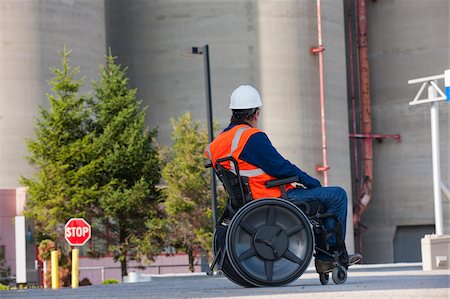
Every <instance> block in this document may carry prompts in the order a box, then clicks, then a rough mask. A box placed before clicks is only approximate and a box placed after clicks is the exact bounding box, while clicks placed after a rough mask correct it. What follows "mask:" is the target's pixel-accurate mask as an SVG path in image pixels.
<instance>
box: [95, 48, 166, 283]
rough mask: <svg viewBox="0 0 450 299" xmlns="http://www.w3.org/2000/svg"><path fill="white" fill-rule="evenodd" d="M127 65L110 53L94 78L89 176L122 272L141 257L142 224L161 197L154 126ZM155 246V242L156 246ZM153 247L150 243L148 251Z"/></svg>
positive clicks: (149, 216)
mask: <svg viewBox="0 0 450 299" xmlns="http://www.w3.org/2000/svg"><path fill="white" fill-rule="evenodd" d="M128 83H129V80H128V78H127V77H126V68H124V69H122V68H121V66H120V65H117V64H116V63H115V58H114V57H113V56H112V55H111V54H110V55H109V56H108V57H107V63H106V66H104V67H102V69H101V79H100V80H99V81H97V82H94V83H93V85H94V89H95V98H96V104H95V106H94V107H95V118H96V122H95V136H96V137H95V139H94V142H93V147H92V150H93V151H94V152H95V153H96V157H94V159H92V161H91V162H90V165H89V167H90V171H88V173H90V174H89V179H90V180H91V181H92V183H91V185H92V186H94V185H95V186H97V188H98V190H99V206H98V208H99V210H100V211H102V214H101V215H99V216H101V217H103V219H105V220H106V221H108V223H109V227H110V229H111V230H112V234H111V235H110V237H112V238H113V240H112V241H113V244H114V246H113V247H111V249H112V253H113V257H114V259H115V260H119V261H120V263H121V268H122V276H126V275H127V261H128V260H129V259H138V258H140V255H139V252H137V251H136V249H137V248H138V247H137V245H138V244H137V242H136V240H139V239H141V238H142V237H143V236H144V234H145V233H146V230H147V227H146V225H145V224H146V223H148V221H149V220H151V219H152V218H154V217H156V216H157V206H156V205H157V201H158V199H159V197H160V195H159V191H158V189H157V188H156V185H157V184H158V183H159V180H160V163H159V160H158V152H157V150H156V147H155V139H156V134H157V132H156V130H151V131H148V130H146V129H145V126H144V118H145V109H140V105H141V101H138V100H136V89H130V88H129V86H128ZM156 247H157V246H156ZM155 251H156V249H155V248H152V250H151V251H147V252H146V254H147V256H149V257H150V258H151V255H152V254H154V253H155Z"/></svg>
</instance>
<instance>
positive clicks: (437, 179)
mask: <svg viewBox="0 0 450 299" xmlns="http://www.w3.org/2000/svg"><path fill="white" fill-rule="evenodd" d="M435 98H436V91H435V89H434V87H433V86H429V87H428V99H435ZM438 105H439V103H438V102H434V103H432V104H431V150H432V153H433V154H432V155H433V157H432V158H433V193H434V219H435V229H436V235H438V236H442V235H443V234H444V233H443V227H444V225H443V217H442V199H441V166H440V165H441V161H440V146H439V106H438Z"/></svg>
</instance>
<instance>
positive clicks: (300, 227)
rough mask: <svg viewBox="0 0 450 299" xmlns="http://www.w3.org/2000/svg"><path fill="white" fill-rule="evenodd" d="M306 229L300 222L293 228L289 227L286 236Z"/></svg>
mask: <svg viewBox="0 0 450 299" xmlns="http://www.w3.org/2000/svg"><path fill="white" fill-rule="evenodd" d="M304 229H305V226H304V225H303V224H299V225H296V226H293V227H291V228H288V229H287V230H286V231H285V232H284V233H285V234H286V236H288V237H290V236H292V235H293V234H295V233H298V232H301V231H302V230H304Z"/></svg>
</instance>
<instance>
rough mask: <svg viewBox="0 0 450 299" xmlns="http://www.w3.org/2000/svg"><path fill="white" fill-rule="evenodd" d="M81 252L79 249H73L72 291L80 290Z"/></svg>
mask: <svg viewBox="0 0 450 299" xmlns="http://www.w3.org/2000/svg"><path fill="white" fill-rule="evenodd" d="M79 253H80V250H79V249H78V248H74V249H72V289H76V288H78V281H79V280H78V276H79V271H78V265H79V261H78V256H79Z"/></svg>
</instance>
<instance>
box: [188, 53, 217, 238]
mask: <svg viewBox="0 0 450 299" xmlns="http://www.w3.org/2000/svg"><path fill="white" fill-rule="evenodd" d="M191 54H195V55H203V65H204V70H205V71H204V73H205V93H206V118H207V122H208V136H209V142H212V141H213V139H214V135H213V134H214V131H213V116H212V101H211V74H210V68H209V47H208V45H204V46H202V47H192V52H191ZM211 178H212V179H211V193H212V213H213V229H214V230H215V226H216V223H217V192H216V175H215V173H214V169H212V168H211Z"/></svg>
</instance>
